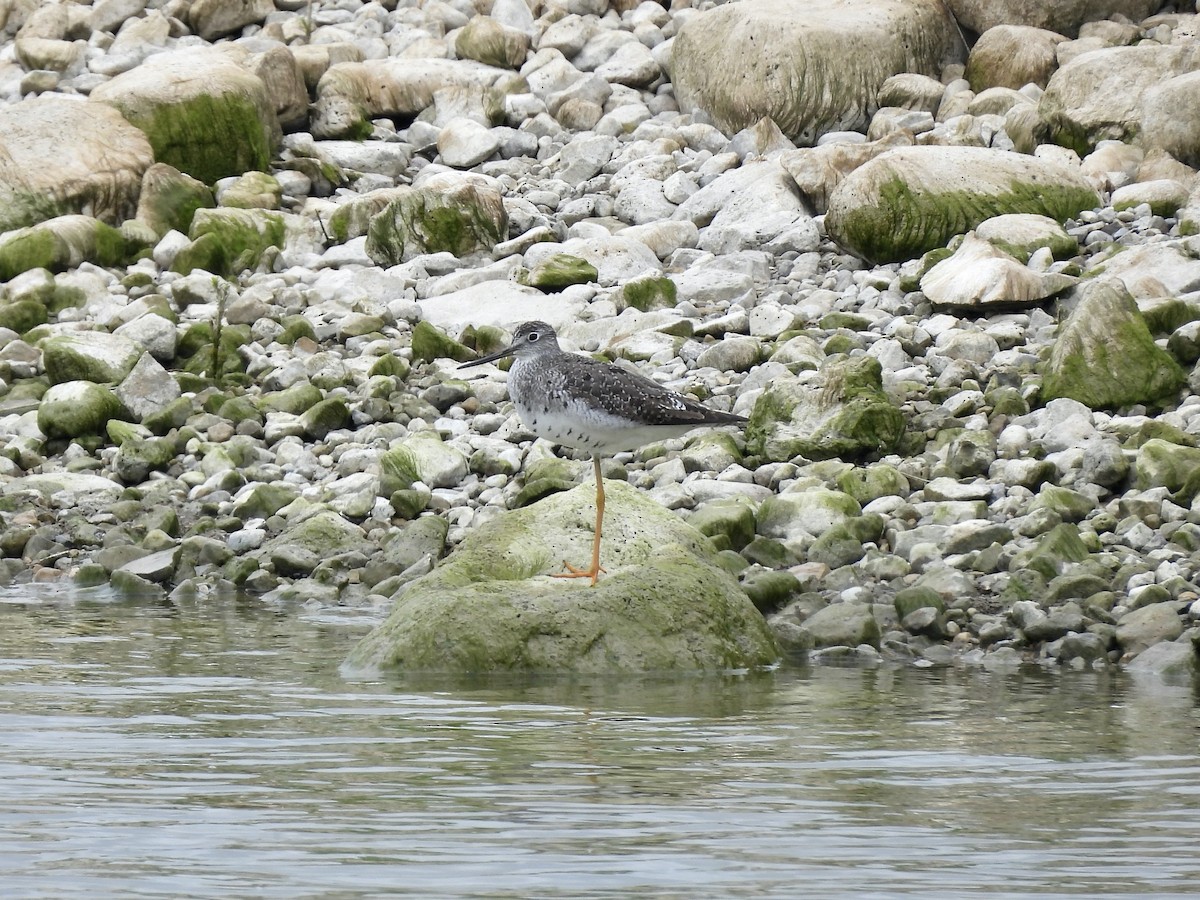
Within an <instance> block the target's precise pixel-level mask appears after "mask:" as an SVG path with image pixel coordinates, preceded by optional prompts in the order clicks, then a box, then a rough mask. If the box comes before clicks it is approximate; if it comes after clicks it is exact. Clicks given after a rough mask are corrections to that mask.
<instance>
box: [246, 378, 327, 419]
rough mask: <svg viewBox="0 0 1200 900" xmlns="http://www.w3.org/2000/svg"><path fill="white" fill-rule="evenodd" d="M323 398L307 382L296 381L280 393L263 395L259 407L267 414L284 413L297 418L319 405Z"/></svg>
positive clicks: (318, 390)
mask: <svg viewBox="0 0 1200 900" xmlns="http://www.w3.org/2000/svg"><path fill="white" fill-rule="evenodd" d="M324 396H325V395H324V394H322V393H321V389H320V388H319V387H316V386H315V385H313V384H310V383H309V382H307V381H297V382H296V383H295V384H293V385H291V386H290V387H286V388H284V389H283V390H282V391H270V392H269V393H266V394H263V396H262V399H261V400H260V401H259V406H260V408H261V409H263V410H264V411H267V412H285V413H291V414H292V415H294V416H298V415H300V414H301V413H303V412H304V411H305V410H307V409H309V408H311V407H313V406H315V405H316V404H318V403H320V402H321V400H322V399H323V398H324Z"/></svg>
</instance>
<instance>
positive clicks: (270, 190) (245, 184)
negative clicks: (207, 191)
mask: <svg viewBox="0 0 1200 900" xmlns="http://www.w3.org/2000/svg"><path fill="white" fill-rule="evenodd" d="M219 188H220V190H219V193H218V195H217V202H218V203H220V205H221V206H231V207H235V208H237V209H279V204H280V201H281V200H282V199H283V190H282V189H281V188H280V186H279V179H277V178H275V176H274V175H268V174H267V173H266V172H246V173H245V174H244V175H239V176H237V177H235V178H233V179H230V180H228V181H227V182H221V184H220V185H219Z"/></svg>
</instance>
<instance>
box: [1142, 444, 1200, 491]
mask: <svg viewBox="0 0 1200 900" xmlns="http://www.w3.org/2000/svg"><path fill="white" fill-rule="evenodd" d="M1133 471H1134V486H1135V487H1136V488H1137V489H1138V490H1146V489H1148V488H1154V487H1165V488H1166V489H1167V490H1169V491H1171V492H1172V493H1173V494H1174V495H1175V502H1176V503H1181V504H1184V505H1190V504H1191V502H1192V499H1193V498H1194V497H1195V496H1196V495H1197V494H1200V449H1196V448H1195V447H1184V446H1180V445H1179V444H1172V443H1169V442H1167V441H1163V440H1159V439H1158V438H1154V439H1151V440H1149V441H1146V443H1144V444H1142V446H1141V447H1140V448H1139V449H1138V453H1137V459H1136V460H1135V462H1134V465H1133Z"/></svg>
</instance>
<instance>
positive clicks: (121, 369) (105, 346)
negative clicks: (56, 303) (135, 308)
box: [41, 331, 143, 384]
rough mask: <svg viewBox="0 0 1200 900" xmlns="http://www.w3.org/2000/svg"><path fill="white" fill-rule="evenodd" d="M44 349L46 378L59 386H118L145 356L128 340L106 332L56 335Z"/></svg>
mask: <svg viewBox="0 0 1200 900" xmlns="http://www.w3.org/2000/svg"><path fill="white" fill-rule="evenodd" d="M41 349H42V364H43V365H44V366H45V368H46V375H47V376H49V378H50V380H51V381H52V382H54V383H56V384H58V383H61V382H65V381H93V382H96V383H98V384H103V383H116V382H119V381H121V380H122V379H123V378H124V377H125V376H126V375H128V374H129V373H130V372H131V371H132V370H133V367H134V366H135V365H137V361H138V359H139V358H140V357H141V355H142V352H143V351H142V348H141V347H140V346H138V345H137V344H136V343H134V342H133V341H131V340H129V338H126V337H121V336H120V335H116V334H108V333H107V332H103V331H84V332H76V333H72V334H59V335H55V336H54V337H50V338H46V339H45V340H44V341H42V342H41Z"/></svg>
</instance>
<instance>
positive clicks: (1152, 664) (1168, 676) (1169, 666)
mask: <svg viewBox="0 0 1200 900" xmlns="http://www.w3.org/2000/svg"><path fill="white" fill-rule="evenodd" d="M1125 671H1127V672H1128V673H1129V674H1130V675H1134V676H1141V677H1145V676H1150V677H1152V678H1157V679H1160V680H1162V681H1165V682H1168V683H1171V684H1179V685H1184V686H1191V685H1192V684H1193V683H1194V679H1195V678H1196V676H1197V675H1198V674H1200V656H1198V655H1197V650H1196V644H1195V642H1194V641H1193V640H1191V639H1189V638H1188V636H1186V635H1185V636H1183V637H1181V638H1179V639H1177V640H1174V641H1162V642H1160V643H1157V644H1154V645H1152V646H1150V647H1147V648H1146V649H1145V650H1143V651H1142V652H1141V653H1139V654H1138V655H1137V657H1136V658H1135V659H1133V660H1132V661H1131V662H1130V663H1129V664H1128V665H1127V666H1126V667H1125Z"/></svg>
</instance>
